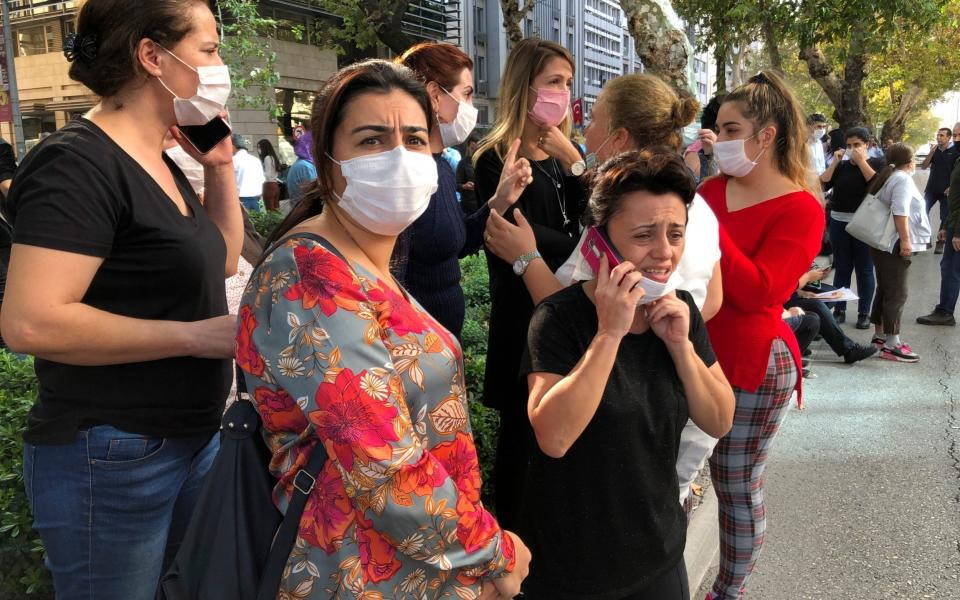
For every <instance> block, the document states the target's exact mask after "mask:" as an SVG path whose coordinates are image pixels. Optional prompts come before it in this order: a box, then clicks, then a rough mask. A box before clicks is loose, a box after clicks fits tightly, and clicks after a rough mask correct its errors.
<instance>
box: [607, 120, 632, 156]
mask: <svg viewBox="0 0 960 600" xmlns="http://www.w3.org/2000/svg"><path fill="white" fill-rule="evenodd" d="M610 146H611V150H613V152H611V156H614V155H616V154H620V153H621V152H626V151H628V150H632V149H633V143H632V142H631V140H630V133H629V132H628V131H627V130H626V129H624V128H623V127H617V128H616V129H614V130H613V132H612V133H611V134H610Z"/></svg>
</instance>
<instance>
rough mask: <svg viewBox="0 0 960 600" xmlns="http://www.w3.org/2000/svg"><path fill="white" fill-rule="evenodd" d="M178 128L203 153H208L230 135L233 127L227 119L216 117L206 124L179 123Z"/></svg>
mask: <svg viewBox="0 0 960 600" xmlns="http://www.w3.org/2000/svg"><path fill="white" fill-rule="evenodd" d="M178 129H180V132H181V133H182V134H183V137H184V138H185V139H186V140H187V142H189V143H190V145H191V146H193V148H194V149H195V150H196V151H197V152H198V153H200V154H201V155H203V154H206V153H208V152H210V151H211V150H213V149H214V148H216V147H217V144H219V143H220V142H222V141H223V140H224V139H225V138H226V137H227V136H229V135H230V132H231V131H232V129H231V128H230V124H229V123H227V121H226V119H223V118H222V117H219V116H217V117H214V118H212V119H210V121H208V122H207V124H206V125H179V126H178Z"/></svg>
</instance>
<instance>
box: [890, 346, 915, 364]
mask: <svg viewBox="0 0 960 600" xmlns="http://www.w3.org/2000/svg"><path fill="white" fill-rule="evenodd" d="M880 358H885V359H887V360H893V361H897V362H908V363H915V362H918V361H919V360H920V356H919V355H918V354H917V353H916V352H914V351H913V349H912V348H910V346H909V345H907V344H900V345H899V346H897V347H895V348H888V347H887V346H884V347H883V348H882V349H881V350H880Z"/></svg>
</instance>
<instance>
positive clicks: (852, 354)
mask: <svg viewBox="0 0 960 600" xmlns="http://www.w3.org/2000/svg"><path fill="white" fill-rule="evenodd" d="M829 272H830V268H829V267H828V268H825V269H820V268H817V267H816V266H815V267H814V268H812V269H810V271H808V272H807V273H806V274H804V275H803V277H801V278H800V281H799V283H798V285H797V291H795V292H794V293H793V295H792V296H790V299H789V300H787V302H785V303H784V305H783V307H784V308H786V309H790V308H794V307H796V308H800V309H802V310H803V311H804V312H805V313H807V314H815V315H817V317H819V321H820V326H819V329H818V333H819V334H820V335H821V336H822V337H823V339H824V341H825V342H827V345H828V346H830V349H831V350H833V351H834V353H836V355H837V356H840V357H843V362H845V363H847V364H848V365H849V364H853V363H855V362H858V361H861V360H863V359H865V358H870V357H871V356H873V355H874V354H876V353H877V352H878V349H877V347H876V346H875V345H872V344H871V345H869V346H868V345H864V344H858V343H856V342H854V341H853V340H851V339H850V338H849V337H847V334H845V333H844V332H843V329H841V328H840V326H839V325H838V324H837V320H836V319H834V318H833V313H832V312H831V311H830V308H829V307H828V306H827V305H826V304H825V303H824V302H823V301H822V300H818V299H817V298H815V297H814V296H815V294H816V292H815V291H812V289H813V288H812V287H811V286H810V284H814V283H818V282H820V281H821V280H822V279H823V278H824V277H826V276H827V274H828V273H829Z"/></svg>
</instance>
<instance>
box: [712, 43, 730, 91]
mask: <svg viewBox="0 0 960 600" xmlns="http://www.w3.org/2000/svg"><path fill="white" fill-rule="evenodd" d="M727 53H728V47H727V45H726V44H718V45H716V46H714V48H713V60H714V62H716V63H717V94H726V93H727Z"/></svg>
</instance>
